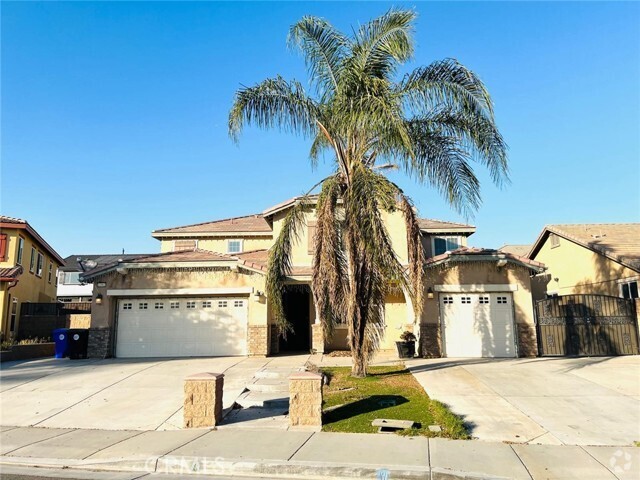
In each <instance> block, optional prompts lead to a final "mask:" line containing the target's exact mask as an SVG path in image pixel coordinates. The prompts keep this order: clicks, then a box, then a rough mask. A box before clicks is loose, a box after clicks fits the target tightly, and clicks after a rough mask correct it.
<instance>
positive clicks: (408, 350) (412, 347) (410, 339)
mask: <svg viewBox="0 0 640 480" xmlns="http://www.w3.org/2000/svg"><path fill="white" fill-rule="evenodd" d="M396 348H397V349H398V356H399V357H400V358H413V357H414V355H415V354H416V336H415V335H414V334H413V333H411V332H409V331H406V332H404V333H403V334H402V335H400V341H399V342H396Z"/></svg>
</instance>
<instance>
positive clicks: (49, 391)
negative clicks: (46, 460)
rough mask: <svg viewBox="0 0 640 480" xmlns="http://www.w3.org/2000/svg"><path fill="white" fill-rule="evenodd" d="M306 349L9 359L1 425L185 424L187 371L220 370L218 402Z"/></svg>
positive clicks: (3, 376)
mask: <svg viewBox="0 0 640 480" xmlns="http://www.w3.org/2000/svg"><path fill="white" fill-rule="evenodd" d="M307 358H308V355H307V356H292V357H276V358H245V357H217V358H185V359H109V360H67V359H46V360H35V361H27V362H8V363H3V364H2V365H1V370H0V425H2V426H9V425H10V426H38V427H59V428H86V429H107V430H125V429H126V430H174V429H180V428H182V404H183V402H184V398H183V384H184V378H185V377H187V376H189V375H191V374H194V373H200V372H215V373H224V374H225V385H224V397H223V404H224V407H225V408H228V407H230V406H231V405H233V402H234V401H235V400H236V398H237V397H238V396H239V395H240V394H241V393H242V392H243V391H244V388H245V386H246V385H247V384H248V383H250V381H251V379H252V377H253V375H254V373H255V372H256V371H257V370H260V369H262V368H264V367H265V366H267V365H274V366H277V365H286V366H288V365H300V366H301V365H304V362H305V361H306V359H307Z"/></svg>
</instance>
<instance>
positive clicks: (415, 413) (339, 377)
mask: <svg viewBox="0 0 640 480" xmlns="http://www.w3.org/2000/svg"><path fill="white" fill-rule="evenodd" d="M322 371H323V372H324V373H325V374H327V375H329V377H330V378H331V381H330V383H329V385H325V386H324V388H323V392H324V393H323V396H324V404H323V412H324V413H323V420H322V421H323V426H322V430H323V431H325V432H349V433H376V432H377V431H378V429H377V427H373V426H372V425H371V422H372V421H373V420H375V419H376V418H389V419H395V420H412V421H414V422H416V423H417V424H418V428H412V429H408V430H403V431H401V432H399V434H400V435H424V436H428V437H447V438H462V439H466V438H469V435H468V433H467V431H466V429H465V427H464V423H463V421H462V419H461V418H460V417H458V416H457V415H454V414H453V413H451V411H450V410H449V409H448V408H447V407H446V406H444V405H443V404H442V403H440V402H438V401H436V400H431V399H430V398H429V396H428V395H427V394H426V393H425V391H424V390H423V388H422V387H421V386H420V384H419V383H418V382H417V381H416V379H415V378H414V377H413V375H411V372H409V371H408V370H407V369H406V368H405V367H404V365H396V366H391V367H388V366H387V367H370V368H369V373H368V375H367V377H366V378H354V377H351V375H350V374H351V369H350V368H348V367H336V368H323V369H322ZM429 425H441V426H442V431H441V432H433V431H429Z"/></svg>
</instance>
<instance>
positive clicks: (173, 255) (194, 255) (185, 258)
mask: <svg viewBox="0 0 640 480" xmlns="http://www.w3.org/2000/svg"><path fill="white" fill-rule="evenodd" d="M235 261H236V259H235V258H233V257H230V256H228V255H223V254H221V253H215V252H210V251H208V250H201V249H195V250H182V251H179V252H165V253H152V254H144V255H140V256H138V257H136V258H128V259H126V260H123V261H122V262H119V261H115V262H112V263H110V264H107V265H99V266H97V267H96V268H94V269H92V270H89V271H88V272H85V273H84V274H83V275H81V276H82V277H83V278H84V279H89V278H93V277H95V276H97V275H100V274H102V273H106V272H108V271H110V270H113V269H114V268H116V267H117V266H118V265H123V266H126V265H139V264H146V263H180V262H235Z"/></svg>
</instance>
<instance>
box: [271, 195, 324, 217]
mask: <svg viewBox="0 0 640 480" xmlns="http://www.w3.org/2000/svg"><path fill="white" fill-rule="evenodd" d="M303 198H304V196H303V195H298V196H297V197H292V198H290V199H288V200H285V201H284V202H280V203H278V204H276V205H273V206H272V207H269V208H267V209H266V210H263V212H262V215H263V216H265V217H269V216H271V215H274V214H276V213H278V212H280V211H282V210H285V209H287V208H289V207H291V206H293V205H295V204H297V203H298V202H299V201H300V200H302V199H303ZM318 198H319V195H315V194H314V195H307V201H308V202H310V204H312V205H315V204H316V203H317V202H318Z"/></svg>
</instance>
